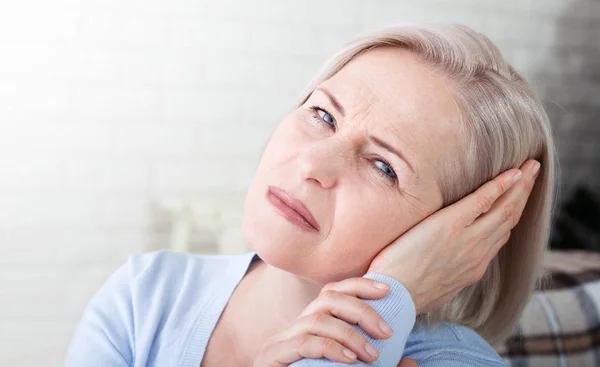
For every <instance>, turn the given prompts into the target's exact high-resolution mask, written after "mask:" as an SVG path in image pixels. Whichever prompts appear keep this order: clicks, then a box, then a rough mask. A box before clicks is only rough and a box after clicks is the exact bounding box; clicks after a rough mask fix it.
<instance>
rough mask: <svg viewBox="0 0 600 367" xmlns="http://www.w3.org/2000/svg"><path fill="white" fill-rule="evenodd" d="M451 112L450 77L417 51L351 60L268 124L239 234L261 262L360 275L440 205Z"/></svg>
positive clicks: (453, 138)
mask: <svg viewBox="0 0 600 367" xmlns="http://www.w3.org/2000/svg"><path fill="white" fill-rule="evenodd" d="M459 118H460V112H459V109H458V107H457V105H456V103H455V101H454V95H453V93H452V90H451V88H450V84H449V82H448V80H447V79H445V78H444V77H443V76H442V75H440V73H438V72H436V71H434V69H432V68H431V67H428V66H426V65H425V64H423V62H422V61H421V60H420V59H419V58H418V57H417V56H416V55H415V54H413V53H411V52H408V51H405V50H401V49H392V48H380V49H375V50H372V51H369V52H367V53H365V54H363V55H362V56H359V57H357V58H355V59H354V60H353V61H352V62H350V63H349V64H348V65H346V66H345V67H344V68H343V69H342V70H340V71H339V72H338V73H337V74H336V75H335V76H333V77H331V78H330V79H328V80H327V81H325V82H323V83H321V84H320V85H319V86H318V87H317V88H316V89H315V91H314V92H313V93H312V94H311V96H310V97H309V98H308V100H307V101H306V102H305V103H304V104H303V105H302V106H300V107H299V108H297V109H296V110H294V111H293V112H291V113H290V114H289V115H288V116H287V117H285V119H284V120H283V121H282V122H281V124H280V125H279V127H278V128H277V130H276V131H275V133H274V135H273V136H272V138H271V140H270V142H269V144H268V146H267V148H266V150H265V152H264V154H263V156H262V159H261V162H260V165H259V167H258V169H257V172H256V175H255V177H254V180H253V182H252V185H251V187H250V189H249V192H248V194H247V197H246V205H245V218H244V225H243V233H244V238H245V240H246V241H247V243H248V244H249V246H250V247H251V248H252V249H254V250H255V251H256V252H257V253H258V255H259V256H260V257H261V258H262V259H263V260H264V261H265V262H267V263H269V264H271V265H273V266H276V267H278V268H281V269H283V270H286V271H289V272H292V273H295V274H298V275H300V276H302V277H304V278H307V279H310V280H312V281H316V282H319V283H327V282H331V281H338V280H341V279H343V278H348V277H354V276H362V275H363V274H364V273H365V272H366V271H367V269H368V266H369V264H370V262H371V261H372V260H373V258H374V257H375V256H376V255H377V253H379V252H380V251H381V250H382V249H383V248H384V247H386V246H387V245H389V244H390V243H391V242H393V241H394V240H395V239H396V238H398V237H399V236H400V235H401V234H403V233H404V232H406V231H407V230H408V229H410V228H411V227H412V226H414V225H415V224H417V223H418V222H419V221H421V220H423V219H424V218H425V217H427V216H428V215H429V214H431V213H433V212H435V211H436V210H437V209H439V208H441V206H442V195H441V192H440V188H439V187H438V185H437V183H436V180H437V178H438V177H437V174H438V173H437V172H436V164H437V163H438V162H439V161H440V160H441V159H442V157H443V156H445V155H447V154H456V153H457V152H458V150H457V149H458V146H457V141H458V136H457V130H458V129H457V124H458V121H459ZM282 190H283V191H282ZM286 197H288V198H289V197H291V198H294V199H295V200H297V201H296V204H298V203H299V202H301V203H303V204H304V206H305V207H306V209H307V210H308V211H310V213H311V214H312V217H314V223H313V224H312V225H311V224H309V223H308V222H307V221H305V220H304V219H303V218H307V217H308V215H307V214H306V213H303V215H302V217H299V215H298V214H294V213H295V211H294V210H292V209H290V208H289V206H287V205H286V203H285V200H286V199H285V198H286ZM282 199H283V200H282ZM292 205H294V204H292ZM296 209H297V208H296ZM309 222H310V220H309Z"/></svg>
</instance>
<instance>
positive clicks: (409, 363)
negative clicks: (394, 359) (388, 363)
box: [398, 358, 417, 367]
mask: <svg viewBox="0 0 600 367" xmlns="http://www.w3.org/2000/svg"><path fill="white" fill-rule="evenodd" d="M398 367H417V361H415V360H414V359H412V358H402V360H401V361H400V363H399V364H398Z"/></svg>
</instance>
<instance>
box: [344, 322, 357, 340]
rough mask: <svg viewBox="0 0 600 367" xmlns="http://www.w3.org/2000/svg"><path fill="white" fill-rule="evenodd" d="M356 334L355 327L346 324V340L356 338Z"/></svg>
mask: <svg viewBox="0 0 600 367" xmlns="http://www.w3.org/2000/svg"><path fill="white" fill-rule="evenodd" d="M357 336H358V331H356V329H355V328H353V327H352V326H350V325H348V327H347V328H346V338H347V339H348V340H354V339H356V337H357Z"/></svg>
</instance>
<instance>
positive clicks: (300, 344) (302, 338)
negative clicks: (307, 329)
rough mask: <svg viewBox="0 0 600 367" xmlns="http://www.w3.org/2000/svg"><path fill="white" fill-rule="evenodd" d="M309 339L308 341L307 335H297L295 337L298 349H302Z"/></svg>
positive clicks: (308, 336)
mask: <svg viewBox="0 0 600 367" xmlns="http://www.w3.org/2000/svg"><path fill="white" fill-rule="evenodd" d="M309 339H310V335H309V334H302V335H298V336H297V337H296V345H297V346H298V349H302V347H304V346H305V345H306V344H307V343H308V340H309Z"/></svg>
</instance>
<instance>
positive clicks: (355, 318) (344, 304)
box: [254, 278, 410, 367]
mask: <svg viewBox="0 0 600 367" xmlns="http://www.w3.org/2000/svg"><path fill="white" fill-rule="evenodd" d="M388 291H389V285H387V284H385V283H379V282H376V281H373V280H371V279H367V278H349V279H345V280H342V281H341V282H337V283H330V284H328V285H326V286H325V287H323V289H322V290H321V293H320V294H319V296H318V297H317V298H316V299H315V300H314V301H313V302H311V303H310V304H309V305H308V306H307V307H306V308H305V309H304V310H303V311H302V313H301V314H300V316H299V317H298V318H297V319H296V321H295V323H294V324H293V325H292V326H291V327H290V328H289V329H287V330H285V331H283V332H281V333H279V334H276V335H274V336H273V337H270V338H269V339H267V341H266V342H265V344H264V345H263V346H262V347H261V349H260V350H259V352H258V354H257V356H256V358H255V361H254V367H267V366H268V367H284V366H287V365H289V364H291V363H293V362H295V361H297V360H299V359H302V358H327V359H329V360H331V361H336V362H342V363H348V364H351V363H353V362H354V361H355V360H356V359H357V358H359V359H360V360H362V361H363V362H373V361H375V360H377V358H378V357H379V353H378V352H377V350H376V349H375V347H374V346H373V345H372V344H370V343H369V342H368V341H367V339H366V338H365V336H364V335H363V334H361V333H360V332H359V331H358V330H356V329H355V328H353V327H352V326H351V325H350V324H358V325H359V326H360V327H361V328H362V329H363V330H364V331H365V332H366V333H367V334H369V335H370V336H371V337H373V338H377V339H387V338H389V337H390V336H391V335H392V330H391V328H390V327H389V326H388V325H387V324H386V323H385V321H384V320H383V318H382V317H381V316H379V314H378V313H377V312H376V311H375V310H374V309H373V308H372V307H371V306H369V305H368V304H367V303H366V302H364V301H363V300H361V299H359V297H360V298H363V299H379V298H381V297H383V296H385V295H386V294H387V292H388ZM386 326H387V328H386ZM406 362H410V361H408V360H407V361H406ZM405 366H410V365H402V367H405Z"/></svg>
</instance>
